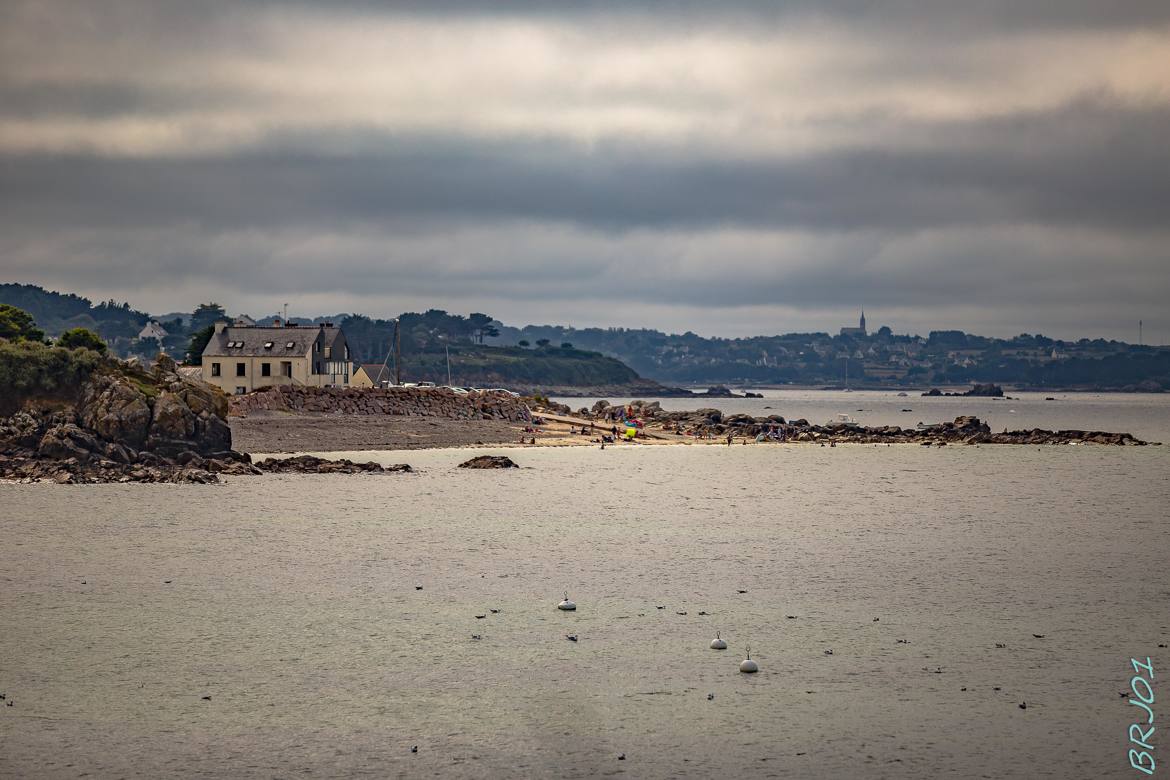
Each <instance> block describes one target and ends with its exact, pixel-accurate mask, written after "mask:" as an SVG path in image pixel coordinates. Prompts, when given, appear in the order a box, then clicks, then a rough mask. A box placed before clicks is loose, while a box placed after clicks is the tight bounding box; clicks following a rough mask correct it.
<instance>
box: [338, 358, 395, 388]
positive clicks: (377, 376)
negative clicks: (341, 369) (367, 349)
mask: <svg viewBox="0 0 1170 780" xmlns="http://www.w3.org/2000/svg"><path fill="white" fill-rule="evenodd" d="M349 384H350V386H351V387H385V386H386V385H387V384H394V377H393V375H392V374H391V372H390V367H389V366H383V365H382V364H381V363H362V364H361V365H360V366H358V367H357V369H356V370H354V372H353V379H351V380H350V383H349Z"/></svg>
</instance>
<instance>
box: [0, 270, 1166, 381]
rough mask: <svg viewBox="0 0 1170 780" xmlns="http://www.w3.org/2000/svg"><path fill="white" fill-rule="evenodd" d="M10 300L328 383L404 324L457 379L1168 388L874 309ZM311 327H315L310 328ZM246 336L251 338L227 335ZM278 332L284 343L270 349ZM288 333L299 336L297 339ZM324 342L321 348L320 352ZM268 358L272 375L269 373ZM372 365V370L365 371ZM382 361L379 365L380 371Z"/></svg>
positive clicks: (1159, 377)
mask: <svg viewBox="0 0 1170 780" xmlns="http://www.w3.org/2000/svg"><path fill="white" fill-rule="evenodd" d="M0 303H3V304H9V305H12V306H16V307H18V308H20V309H23V310H25V311H27V312H29V313H30V314H31V315H32V316H33V318H34V319H35V321H36V323H37V325H38V327H40V328H41V329H43V330H44V331H45V333H46V334H47V335H48V336H50V337H53V336H56V335H58V334H60V333H62V332H64V331H67V330H70V329H72V328H85V329H87V330H90V331H92V332H94V333H96V334H97V335H98V336H99V337H101V339H102V340H104V341H105V342H106V344H107V345H108V346H109V349H110V350H111V351H112V352H113V353H115V354H117V355H119V356H122V357H129V356H139V357H142V358H151V357H153V356H154V355H156V354H157V353H158V352H160V351H162V352H165V353H167V354H169V355H171V356H172V357H174V358H175V359H176V360H178V361H180V362H185V363H187V364H188V365H192V366H202V363H203V357H204V353H205V351H206V350H208V349H209V344H210V345H211V347H210V349H211V352H212V353H215V354H217V355H220V356H221V357H224V358H225V360H223V361H219V362H222V363H224V364H225V365H226V356H229V355H231V354H236V353H240V354H243V353H244V352H247V353H250V354H251V353H255V356H258V357H259V358H263V357H264V356H265V354H268V353H270V354H272V355H275V354H276V352H280V353H281V354H284V353H286V352H287V353H290V355H291V353H293V352H296V353H297V358H296V361H295V370H296V371H302V370H303V371H304V372H305V377H304V378H302V379H301V382H302V383H303V382H305V381H307V379H308V377H309V376H315V377H318V378H319V379H320V381H321V382H324V383H327V384H352V383H355V382H356V383H360V384H361V383H368V382H374V383H377V382H378V381H379V379H381V380H382V381H385V380H386V379H387V378H388V376H389V375H388V373H382V372H384V371H386V369H385V368H384V367H388V366H390V365H391V362H392V361H391V360H390V356H391V354H392V353H394V352H395V334H396V333H397V336H398V339H397V342H398V353H399V355H400V361H401V362H400V363H399V365H398V366H397V368H398V369H399V370H400V372H402V374H405V377H406V378H409V379H411V380H414V381H436V382H440V383H449V380H451V379H452V376H451V372H454V373H455V374H456V376H455V377H454V381H456V382H457V383H458V382H463V383H466V384H475V385H478V386H493V385H504V386H510V385H519V386H521V387H523V388H526V389H532V388H540V387H547V388H550V389H554V390H557V389H560V390H563V389H565V388H571V387H607V388H613V389H615V390H616V389H618V388H620V387H637V386H638V384H639V383H640V382H641V383H642V384H643V385H646V380H649V382H650V384H652V383H653V382H659V383H663V384H667V385H710V384H722V385H738V386H773V385H775V386H779V385H810V386H825V387H852V388H863V387H927V386H958V385H965V384H972V383H976V382H996V383H1000V384H1006V385H1011V386H1013V387H1017V388H1028V387H1031V388H1037V389H1041V388H1043V389H1058V388H1059V389H1069V390H1094V389H1097V390H1121V391H1139V392H1162V391H1166V390H1170V346H1150V345H1144V344H1129V343H1125V342H1121V341H1116V340H1106V339H1088V338H1084V339H1080V340H1078V341H1064V340H1060V339H1052V338H1048V337H1046V336H1043V335H1040V334H1021V335H1019V336H1016V337H1015V338H1011V339H998V338H989V337H983V336H978V335H973V334H968V333H965V332H963V331H959V330H935V331H931V332H930V333H928V334H927V335H926V336H921V335H911V334H896V333H894V332H893V330H892V329H891V328H890V327H889V326H887V325H881V326H878V327H877V328H876V329H871V327H870V326H869V324H868V323H867V321H866V318H865V314H864V313H863V312H859V319H858V322H857V324H856V325H854V324H852V323H848V324H844V325H843V326H842V327H841V329H840V330H839V332H837V333H836V334H829V333H819V332H818V333H789V334H783V335H776V336H755V337H749V338H737V339H723V338H707V337H703V336H699V335H696V334H694V333H690V332H688V333H683V334H667V333H663V332H661V331H657V330H651V329H628V328H584V329H577V328H572V327H566V326H559V325H528V326H525V327H523V328H517V327H512V326H508V325H506V324H504V323H502V322H500V321H499V320H497V319H495V318H493V317H491V316H490V315H487V314H483V313H472V314H470V315H467V316H463V315H458V314H449V313H447V312H445V311H442V310H437V309H431V310H429V311H426V312H423V313H406V314H402V315H400V316H399V317H397V318H390V319H378V318H371V317H367V316H364V315H361V314H337V315H333V316H329V317H314V318H306V317H296V316H290V317H288V318H285V317H284V313H283V312H282V313H281V314H273V315H269V316H265V317H257V318H255V319H254V318H252V317H250V316H248V315H246V314H243V313H229V312H228V311H226V310H225V309H224V308H223V307H222V306H219V305H218V304H215V303H205V304H200V305H199V306H197V307H195V308H194V309H193V310H192V311H191V312H190V313H173V314H168V315H164V316H152V315H150V314H147V313H146V312H142V311H138V310H136V309H134V308H132V307H131V305H130V304H129V303H118V302H115V301H106V302H101V303H98V304H94V303H93V302H92V301H90V300H88V299H86V298H84V297H81V296H78V295H74V294H69V293H59V292H51V291H47V290H44V289H43V288H40V287H37V286H34V285H19V284H3V285H0ZM216 323H220V330H218V331H217V330H216ZM277 326H279V327H284V328H288V327H290V326H313V327H312V328H303V329H301V330H300V332H298V335H297V337H296V338H295V339H293V338H286V339H283V341H282V340H280V339H277V338H276V337H275V336H271V334H270V332H269V331H268V329H270V328H272V327H277ZM224 328H229V329H230V328H236V329H242V330H238V333H239V334H240V335H239V336H238V338H237V337H234V336H230V337H229V336H228V335H225V334H226V333H228V331H225V330H224ZM310 333H312V334H316V335H314V336H313V337H312V338H309V336H308V334H310ZM302 336H304V338H302ZM237 342H239V343H240V346H238V347H236V346H228V344H229V343H230V344H233V345H234V344H235V343H237ZM252 342H256V343H252ZM269 342H271V343H272V346H271V347H266V346H265V344H267V343H269ZM277 342H280V343H279V344H278V343H277ZM289 342H294V346H293V347H288V346H287V344H288V343H289ZM301 342H304V343H303V344H302V343H301ZM278 347H279V349H278ZM314 348H317V349H319V350H320V351H319V352H316V353H314V352H313V349H314ZM302 353H303V354H302ZM302 361H303V363H304V365H303V366H302V365H301V363H302ZM239 362H240V361H233V364H232V365H231V367H230V371H232V372H234V371H236V370H238V369H237V366H236V365H235V364H236V363H239ZM266 362H267V363H269V364H270V365H269V366H268V371H269V372H270V373H269V374H264V373H262V372H263V371H264V366H263V364H264V363H266ZM363 366H367V367H368V368H367V369H366V370H361V369H362V367H363ZM317 369H320V370H317ZM212 370H213V369H211V368H207V369H206V370H202V371H201V372H200V373H203V374H207V375H208V376H207V377H206V378H209V379H214V380H217V381H215V382H214V383H215V384H220V385H221V386H222V387H223V389H225V390H226V391H227V392H229V393H230V392H233V391H235V390H236V389H237V388H238V387H246V388H247V389H249V390H250V389H253V388H254V387H256V386H259V385H257V384H256V383H257V382H261V383H263V382H264V381H265V380H266V379H268V380H269V382H270V383H273V382H279V381H280V379H279V378H280V377H282V376H285V374H286V373H287V372H292V371H294V361H293V360H292V359H291V358H289V357H287V356H286V357H285V358H276V357H273V358H271V359H270V360H258V362H257V363H256V366H255V367H254V369H252V373H249V374H248V375H247V379H248V381H247V382H245V383H242V384H240V383H236V382H234V380H235V379H236V378H237V377H234V376H224V375H223V374H222V373H221V374H220V375H219V376H212V375H211V373H210V372H211V371H212ZM224 370H227V369H224V368H223V366H221V372H222V371H224ZM371 372H379V376H375V377H373V378H372V377H370V376H369V374H370V373H371ZM298 376H299V374H298ZM272 377H277V378H276V379H275V380H273V379H272Z"/></svg>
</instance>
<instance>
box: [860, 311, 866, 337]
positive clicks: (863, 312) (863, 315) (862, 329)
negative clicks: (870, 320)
mask: <svg viewBox="0 0 1170 780" xmlns="http://www.w3.org/2000/svg"><path fill="white" fill-rule="evenodd" d="M859 327H860V328H861V332H862V333H865V332H866V331H865V309H862V310H861V325H860V326H859Z"/></svg>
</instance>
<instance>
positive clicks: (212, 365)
mask: <svg viewBox="0 0 1170 780" xmlns="http://www.w3.org/2000/svg"><path fill="white" fill-rule="evenodd" d="M202 368H203V371H202V379H203V381H204V382H207V383H208V384H211V385H215V386H216V387H218V388H220V389H221V390H223V391H224V392H225V393H229V394H235V395H243V394H244V393H247V392H250V391H252V390H256V389H258V388H261V387H268V386H270V385H307V386H309V387H347V386H349V385H350V383H351V379H352V374H353V363H351V362H350V359H349V345H348V344H346V342H345V334H344V333H343V332H342V331H341V328H338V327H335V326H334V325H333V323H331V322H327V323H325V324H324V325H310V326H306V327H300V326H296V325H286V326H282V325H281V323H280V321H279V320H277V322H276V324H275V325H274V326H272V327H249V326H239V325H229V324H228V323H226V322H222V321H221V322H217V323H215V332H214V333H213V334H212V336H211V340H210V341H209V342H207V347H206V348H204V350H203V367H202Z"/></svg>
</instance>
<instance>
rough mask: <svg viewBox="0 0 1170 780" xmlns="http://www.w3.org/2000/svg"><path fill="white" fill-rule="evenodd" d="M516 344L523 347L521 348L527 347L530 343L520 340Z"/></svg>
mask: <svg viewBox="0 0 1170 780" xmlns="http://www.w3.org/2000/svg"><path fill="white" fill-rule="evenodd" d="M516 344H517V345H519V346H521V347H527V346H528V341H527V340H526V339H520V340H519V341H517V342H516Z"/></svg>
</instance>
